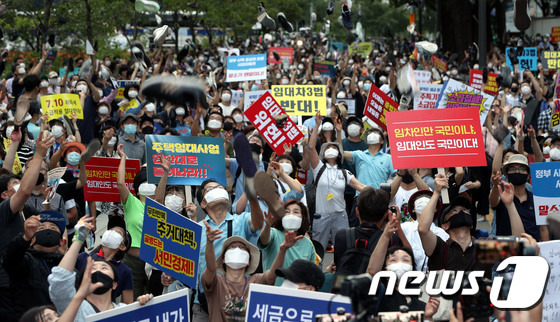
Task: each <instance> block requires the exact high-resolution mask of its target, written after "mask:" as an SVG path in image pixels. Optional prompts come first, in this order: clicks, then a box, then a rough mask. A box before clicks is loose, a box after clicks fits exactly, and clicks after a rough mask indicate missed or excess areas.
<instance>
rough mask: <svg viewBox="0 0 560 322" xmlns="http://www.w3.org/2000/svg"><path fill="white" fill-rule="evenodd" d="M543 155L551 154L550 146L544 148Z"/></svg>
mask: <svg viewBox="0 0 560 322" xmlns="http://www.w3.org/2000/svg"><path fill="white" fill-rule="evenodd" d="M542 153H543V154H550V147H549V146H545V147H543V148H542Z"/></svg>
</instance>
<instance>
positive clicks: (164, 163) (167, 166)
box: [119, 146, 171, 172]
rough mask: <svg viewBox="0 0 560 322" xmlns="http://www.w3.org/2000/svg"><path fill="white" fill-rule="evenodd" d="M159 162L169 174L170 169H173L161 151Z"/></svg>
mask: <svg viewBox="0 0 560 322" xmlns="http://www.w3.org/2000/svg"><path fill="white" fill-rule="evenodd" d="M119 147H120V146H119ZM159 161H160V162H161V167H162V168H163V171H165V172H169V169H170V168H171V162H169V160H167V158H166V157H165V156H164V155H163V151H159Z"/></svg>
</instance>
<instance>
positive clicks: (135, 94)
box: [128, 91, 138, 98]
mask: <svg viewBox="0 0 560 322" xmlns="http://www.w3.org/2000/svg"><path fill="white" fill-rule="evenodd" d="M136 96H138V92H137V91H128V97H130V98H136Z"/></svg>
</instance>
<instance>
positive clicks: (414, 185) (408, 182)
mask: <svg viewBox="0 0 560 322" xmlns="http://www.w3.org/2000/svg"><path fill="white" fill-rule="evenodd" d="M397 175H398V176H399V177H401V179H402V181H401V184H400V185H399V188H398V190H397V193H396V194H395V197H394V198H393V199H392V200H391V206H397V207H398V208H399V209H400V211H401V218H400V220H401V222H402V223H405V222H407V221H410V209H409V207H412V206H413V205H409V204H408V200H409V199H410V197H411V196H412V195H413V194H414V193H415V192H416V191H418V190H428V189H430V188H429V187H428V185H427V184H426V183H425V182H424V180H422V177H421V176H420V175H419V174H418V169H408V170H407V169H400V170H399V171H398V172H397Z"/></svg>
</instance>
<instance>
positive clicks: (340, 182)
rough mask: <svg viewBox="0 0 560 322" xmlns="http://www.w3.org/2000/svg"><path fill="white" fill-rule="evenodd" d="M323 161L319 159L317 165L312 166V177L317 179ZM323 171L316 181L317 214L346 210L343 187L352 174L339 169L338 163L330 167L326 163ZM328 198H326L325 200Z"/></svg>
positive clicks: (348, 181)
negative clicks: (343, 172)
mask: <svg viewBox="0 0 560 322" xmlns="http://www.w3.org/2000/svg"><path fill="white" fill-rule="evenodd" d="M323 164H324V163H323V162H322V161H320V160H319V163H317V167H315V168H313V179H314V180H317V175H318V174H319V172H320V170H321V168H322V167H323ZM326 166H327V167H326V169H325V171H323V173H322V174H321V177H320V178H319V181H318V182H317V192H316V194H315V209H316V212H317V213H318V214H330V213H334V212H341V211H345V210H346V202H345V201H344V189H345V188H346V185H348V184H350V180H351V179H352V178H354V175H353V174H352V173H351V172H350V171H348V170H345V169H340V168H339V167H338V165H335V166H334V167H331V166H330V165H329V164H327V165H326ZM342 171H346V179H347V180H346V182H344V174H342ZM327 198H328V200H327Z"/></svg>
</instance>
